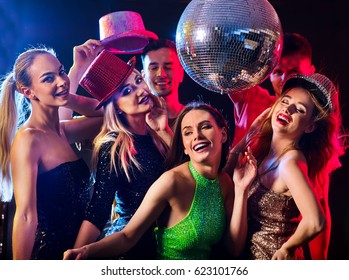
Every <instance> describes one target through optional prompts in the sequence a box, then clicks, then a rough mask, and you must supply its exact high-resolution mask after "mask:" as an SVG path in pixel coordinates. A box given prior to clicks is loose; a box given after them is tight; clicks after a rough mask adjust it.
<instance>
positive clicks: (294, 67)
mask: <svg viewBox="0 0 349 280" xmlns="http://www.w3.org/2000/svg"><path fill="white" fill-rule="evenodd" d="M314 71H315V68H314V66H313V65H312V64H311V61H310V60H309V58H305V57H302V56H300V55H289V56H285V57H281V58H280V61H279V63H278V65H276V67H275V68H274V69H273V71H272V73H271V74H270V81H271V83H272V85H273V89H274V93H275V95H276V96H280V94H281V91H282V87H283V85H284V83H285V81H286V80H287V78H288V77H289V76H290V75H291V74H304V75H310V74H313V73H314Z"/></svg>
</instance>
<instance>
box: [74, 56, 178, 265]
mask: <svg viewBox="0 0 349 280" xmlns="http://www.w3.org/2000/svg"><path fill="white" fill-rule="evenodd" d="M134 67H135V59H131V61H129V63H126V62H124V61H123V60H122V59H120V58H118V57H117V56H115V55H114V54H112V53H110V52H108V51H103V52H102V53H101V54H99V55H98V57H97V58H96V59H95V60H94V61H93V63H92V64H91V66H90V67H89V69H88V70H87V72H86V73H85V74H84V76H83V78H82V80H81V82H80V83H81V85H82V86H83V87H84V88H85V89H86V90H87V91H88V92H89V93H90V94H91V95H92V96H94V97H95V98H97V99H98V100H99V104H98V106H97V108H100V107H103V108H104V123H103V126H102V129H101V131H100V133H99V134H98V135H97V137H96V139H95V140H94V153H93V159H94V160H93V162H94V166H95V173H96V174H95V184H94V193H93V196H92V200H91V203H90V204H89V207H88V209H87V213H86V218H85V220H84V222H83V223H82V225H81V228H80V232H79V235H78V238H77V240H76V243H75V247H80V246H82V245H85V244H89V243H91V242H94V241H96V239H97V238H98V237H99V236H100V235H101V234H102V236H103V235H104V233H103V231H106V235H109V234H111V233H113V232H117V231H121V230H122V229H123V228H124V227H125V226H126V224H127V223H128V222H129V220H130V219H131V217H132V216H133V215H134V213H135V212H136V210H137V208H138V207H139V205H140V203H141V201H142V200H143V197H144V195H145V193H146V192H147V190H148V188H149V187H150V185H151V184H152V183H153V182H154V181H155V180H156V179H157V178H158V177H159V176H160V175H161V174H162V172H163V171H164V169H163V168H164V166H163V163H164V156H165V154H166V151H167V149H168V144H169V143H170V141H171V131H170V129H169V127H168V125H167V115H166V108H165V107H162V106H164V105H165V102H160V100H159V99H158V98H157V97H155V96H153V95H152V94H151V93H150V91H149V88H148V86H147V84H146V83H145V81H144V80H143V78H142V76H141V74H140V73H139V72H138V71H137V70H135V69H134ZM160 136H162V137H160ZM163 139H164V140H163ZM114 198H115V202H116V205H115V207H114V208H113V209H112V211H113V216H114V217H116V218H117V219H115V220H112V221H109V219H110V209H111V208H112V205H113V201H114ZM108 222H109V223H110V225H109V226H108V225H107V226H106V224H108ZM154 254H155V249H154V239H153V237H152V231H151V230H149V231H148V234H147V235H146V236H145V237H144V238H143V239H142V240H141V241H140V242H139V244H138V246H136V247H135V249H134V250H133V251H131V252H128V254H127V255H124V256H122V258H127V259H134V258H136V259H149V258H150V259H151V258H154V256H155V255H154Z"/></svg>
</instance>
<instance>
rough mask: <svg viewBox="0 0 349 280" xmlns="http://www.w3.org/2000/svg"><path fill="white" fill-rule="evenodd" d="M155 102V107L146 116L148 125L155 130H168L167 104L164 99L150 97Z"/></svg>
mask: <svg viewBox="0 0 349 280" xmlns="http://www.w3.org/2000/svg"><path fill="white" fill-rule="evenodd" d="M150 98H151V99H152V100H153V103H154V107H153V108H152V109H151V111H150V112H149V113H148V114H147V115H146V121H147V124H148V125H149V126H150V127H151V128H152V129H153V130H154V131H160V130H166V129H167V128H168V115H167V103H166V100H165V99H164V98H163V97H157V96H155V95H153V94H151V95H150Z"/></svg>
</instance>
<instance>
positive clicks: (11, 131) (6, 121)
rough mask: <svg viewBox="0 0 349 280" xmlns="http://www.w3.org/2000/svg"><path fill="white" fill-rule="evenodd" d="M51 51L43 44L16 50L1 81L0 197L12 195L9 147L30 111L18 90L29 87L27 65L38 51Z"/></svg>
mask: <svg viewBox="0 0 349 280" xmlns="http://www.w3.org/2000/svg"><path fill="white" fill-rule="evenodd" d="M42 54H51V55H53V56H56V54H55V52H54V50H53V49H48V48H45V47H42V48H34V49H29V50H27V51H25V52H23V53H22V54H20V55H19V56H18V57H17V59H16V61H15V64H14V66H13V71H12V72H10V73H9V74H8V75H7V76H6V77H5V78H4V79H3V81H2V83H1V96H0V98H1V101H0V170H1V172H0V199H1V200H2V201H10V200H11V199H12V195H13V187H12V178H11V164H10V151H11V146H12V142H13V139H14V136H15V134H16V131H17V129H18V127H19V126H20V125H21V124H22V123H23V122H24V121H25V119H26V118H27V117H28V115H29V113H30V102H29V101H28V100H27V99H26V98H25V96H24V95H23V94H20V92H19V90H18V89H20V88H21V87H22V86H25V87H30V86H31V83H32V80H31V77H30V75H29V73H28V68H29V67H30V66H31V65H32V64H33V61H34V59H35V58H36V57H37V56H38V55H42Z"/></svg>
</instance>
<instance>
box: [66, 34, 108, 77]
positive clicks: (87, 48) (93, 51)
mask: <svg viewBox="0 0 349 280" xmlns="http://www.w3.org/2000/svg"><path fill="white" fill-rule="evenodd" d="M102 49H103V46H102V44H101V42H100V41H99V40H94V39H89V40H87V41H86V42H85V43H84V44H82V45H80V46H75V47H74V49H73V57H74V65H73V66H76V67H78V69H79V70H80V71H83V72H85V71H86V69H87V68H88V66H89V65H90V64H91V63H92V61H93V60H94V59H95V58H96V57H97V55H98V53H99V52H100V51H101V50H102Z"/></svg>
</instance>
